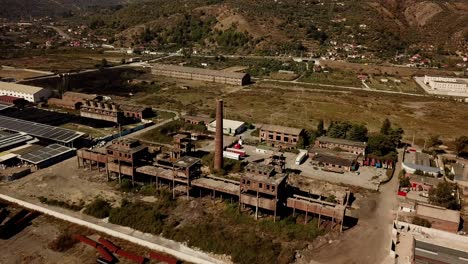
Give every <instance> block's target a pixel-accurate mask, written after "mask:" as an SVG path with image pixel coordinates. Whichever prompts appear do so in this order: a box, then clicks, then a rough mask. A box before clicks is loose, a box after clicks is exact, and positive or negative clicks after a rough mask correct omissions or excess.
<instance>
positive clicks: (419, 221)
mask: <svg viewBox="0 0 468 264" xmlns="http://www.w3.org/2000/svg"><path fill="white" fill-rule="evenodd" d="M411 223H412V224H413V225H418V226H423V227H427V228H431V226H432V224H431V222H429V221H428V220H426V219H424V218H420V217H417V216H415V217H414V218H413V221H412V222H411Z"/></svg>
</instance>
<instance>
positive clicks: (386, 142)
mask: <svg viewBox="0 0 468 264" xmlns="http://www.w3.org/2000/svg"><path fill="white" fill-rule="evenodd" d="M367 145H368V149H369V153H372V154H374V155H375V156H379V157H382V156H386V155H388V154H390V153H392V152H394V151H395V148H396V144H395V142H394V141H393V140H392V138H391V137H389V136H386V135H380V134H379V135H374V136H371V137H369V141H368V143H367Z"/></svg>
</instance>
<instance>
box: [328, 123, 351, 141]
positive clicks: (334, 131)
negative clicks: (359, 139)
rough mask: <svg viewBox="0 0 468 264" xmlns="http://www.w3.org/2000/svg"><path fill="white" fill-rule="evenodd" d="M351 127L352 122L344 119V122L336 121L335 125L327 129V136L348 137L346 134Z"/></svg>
mask: <svg viewBox="0 0 468 264" xmlns="http://www.w3.org/2000/svg"><path fill="white" fill-rule="evenodd" d="M350 128H351V124H350V123H348V122H346V121H344V122H339V121H337V122H334V123H333V125H330V127H329V128H328V130H327V136H329V137H332V138H346V135H347V133H348V131H349V129H350Z"/></svg>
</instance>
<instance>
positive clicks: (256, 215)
mask: <svg viewBox="0 0 468 264" xmlns="http://www.w3.org/2000/svg"><path fill="white" fill-rule="evenodd" d="M258 200H259V199H258V188H257V202H256V204H255V220H257V219H258Z"/></svg>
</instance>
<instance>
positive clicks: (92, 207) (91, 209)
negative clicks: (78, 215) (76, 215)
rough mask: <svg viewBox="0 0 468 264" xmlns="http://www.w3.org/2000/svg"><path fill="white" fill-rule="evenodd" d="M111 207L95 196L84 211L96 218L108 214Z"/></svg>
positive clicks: (104, 216)
mask: <svg viewBox="0 0 468 264" xmlns="http://www.w3.org/2000/svg"><path fill="white" fill-rule="evenodd" d="M111 209H112V206H111V205H110V204H109V203H108V202H107V201H106V200H103V199H102V198H96V199H94V201H93V202H91V203H90V204H89V205H88V206H87V207H86V209H85V210H84V213H85V214H87V215H91V216H94V217H96V218H106V217H108V216H109V213H110V211H111Z"/></svg>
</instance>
